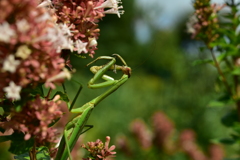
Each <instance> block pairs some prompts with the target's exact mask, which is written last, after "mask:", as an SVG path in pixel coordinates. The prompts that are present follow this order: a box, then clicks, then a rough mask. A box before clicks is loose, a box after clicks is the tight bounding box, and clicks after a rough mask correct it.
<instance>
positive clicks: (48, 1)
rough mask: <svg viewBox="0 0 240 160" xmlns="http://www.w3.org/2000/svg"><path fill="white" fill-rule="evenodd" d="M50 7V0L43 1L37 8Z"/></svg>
mask: <svg viewBox="0 0 240 160" xmlns="http://www.w3.org/2000/svg"><path fill="white" fill-rule="evenodd" d="M48 6H52V2H51V0H44V1H43V2H42V3H40V4H39V5H38V6H37V7H48Z"/></svg>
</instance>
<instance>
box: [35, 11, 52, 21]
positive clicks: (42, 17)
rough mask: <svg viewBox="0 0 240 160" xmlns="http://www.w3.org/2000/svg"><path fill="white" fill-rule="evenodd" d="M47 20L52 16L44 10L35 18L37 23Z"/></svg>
mask: <svg viewBox="0 0 240 160" xmlns="http://www.w3.org/2000/svg"><path fill="white" fill-rule="evenodd" d="M47 20H52V17H51V16H50V15H49V14H48V13H47V12H45V13H44V14H42V15H41V16H39V17H38V18H36V19H35V21H36V22H38V23H39V22H44V21H47Z"/></svg>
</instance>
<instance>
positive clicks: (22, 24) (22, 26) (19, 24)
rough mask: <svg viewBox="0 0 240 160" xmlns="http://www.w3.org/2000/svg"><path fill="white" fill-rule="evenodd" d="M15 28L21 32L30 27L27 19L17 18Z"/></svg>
mask: <svg viewBox="0 0 240 160" xmlns="http://www.w3.org/2000/svg"><path fill="white" fill-rule="evenodd" d="M16 25H17V29H18V30H19V31H20V32H21V33H25V32H27V31H28V30H29V29H30V25H29V23H28V21H27V20H26V19H21V20H18V21H17V23H16Z"/></svg>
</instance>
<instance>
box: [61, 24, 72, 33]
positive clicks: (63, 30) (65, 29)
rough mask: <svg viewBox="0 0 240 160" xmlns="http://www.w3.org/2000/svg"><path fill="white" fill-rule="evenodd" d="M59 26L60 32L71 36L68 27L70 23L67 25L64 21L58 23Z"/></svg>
mask: <svg viewBox="0 0 240 160" xmlns="http://www.w3.org/2000/svg"><path fill="white" fill-rule="evenodd" d="M58 26H59V28H60V30H61V31H62V33H63V34H64V35H67V36H71V35H72V33H71V30H70V28H71V27H72V25H70V26H69V27H68V26H67V25H66V23H60V24H59V25H58Z"/></svg>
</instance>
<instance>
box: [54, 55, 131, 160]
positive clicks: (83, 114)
mask: <svg viewBox="0 0 240 160" xmlns="http://www.w3.org/2000/svg"><path fill="white" fill-rule="evenodd" d="M113 56H114V57H108V56H102V57H98V58H97V59H96V60H94V61H92V62H91V63H89V64H88V65H90V64H92V63H94V62H96V61H97V60H100V59H106V60H110V62H108V63H107V64H106V65H102V66H93V67H91V69H90V70H91V71H92V72H93V73H94V77H93V78H92V79H91V80H90V81H89V83H88V86H89V88H101V87H107V86H111V87H110V88H109V89H108V90H107V91H105V92H104V93H102V94H101V95H99V96H98V97H96V98H94V99H93V100H91V101H90V102H88V103H86V104H85V105H83V106H82V107H81V108H76V109H72V110H71V112H72V113H77V114H79V115H78V116H76V117H75V118H73V119H72V120H71V121H70V122H68V123H67V124H66V126H65V129H64V136H63V138H62V140H61V143H60V146H59V150H58V153H57V156H56V158H55V159H56V160H66V159H67V158H68V157H69V158H70V159H71V155H70V152H71V151H72V149H73V147H74V145H75V144H76V142H77V140H78V137H79V136H80V135H81V134H82V132H83V129H84V127H85V125H86V123H87V120H88V118H89V116H90V114H91V112H92V110H93V109H94V107H95V106H96V105H97V104H98V103H100V102H101V101H102V100H103V99H105V98H106V97H107V96H109V95H110V94H111V93H113V92H114V91H116V90H117V89H118V88H119V87H120V86H121V85H123V84H124V83H125V82H126V81H127V80H128V78H129V77H130V75H131V68H130V67H128V66H127V64H126V62H125V61H124V60H123V59H122V57H121V56H119V55H117V54H114V55H113ZM115 57H116V58H118V59H120V60H121V62H122V63H123V65H124V66H119V65H116V64H115V63H116V58H115ZM108 70H121V71H122V72H123V75H122V77H121V78H120V79H118V80H114V78H112V77H110V76H108V75H106V74H105V73H106V72H107V71H108ZM100 78H102V79H103V80H105V81H104V82H101V83H98V84H95V82H96V81H97V80H98V79H100Z"/></svg>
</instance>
